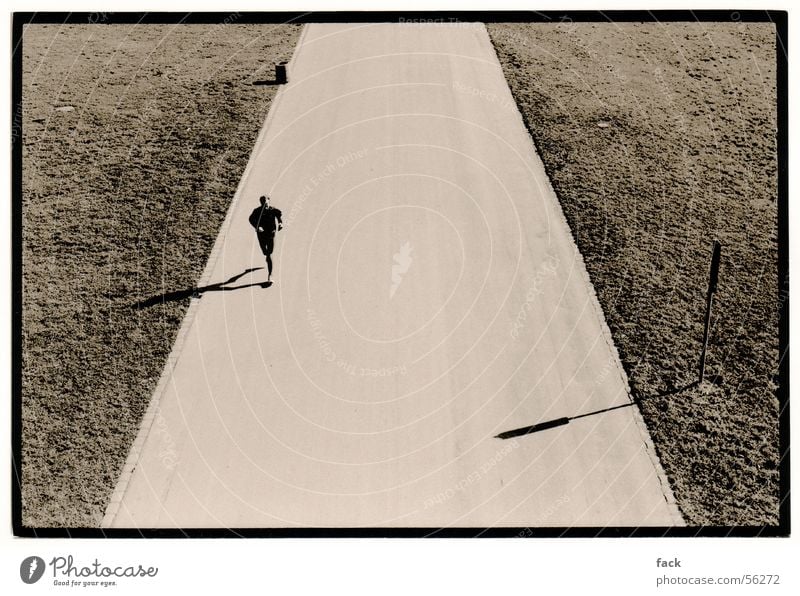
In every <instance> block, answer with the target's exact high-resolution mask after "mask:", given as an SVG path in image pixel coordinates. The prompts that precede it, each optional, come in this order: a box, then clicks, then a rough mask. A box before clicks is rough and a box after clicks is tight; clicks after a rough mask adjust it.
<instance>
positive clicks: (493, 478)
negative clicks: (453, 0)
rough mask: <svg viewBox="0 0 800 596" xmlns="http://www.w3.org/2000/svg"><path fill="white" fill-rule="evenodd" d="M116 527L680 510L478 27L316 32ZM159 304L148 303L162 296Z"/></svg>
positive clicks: (629, 521) (162, 392)
mask: <svg viewBox="0 0 800 596" xmlns="http://www.w3.org/2000/svg"><path fill="white" fill-rule="evenodd" d="M264 193H268V194H269V195H270V196H271V197H272V199H273V203H274V205H275V206H277V207H278V208H280V209H282V210H283V214H284V222H285V228H284V230H283V231H282V232H280V233H279V235H278V238H277V241H276V253H275V266H276V269H275V274H274V276H273V279H274V281H275V284H274V285H273V286H272V287H271V288H267V289H265V288H262V287H260V286H258V285H249V284H254V283H257V282H262V281H263V280H265V279H266V273H265V270H264V269H261V270H257V271H252V272H250V273H247V274H246V275H244V276H242V277H241V278H240V279H239V280H238V281H237V282H235V283H233V284H231V286H232V287H238V286H247V287H241V288H240V289H236V290H232V291H227V292H222V291H216V292H207V293H205V294H204V295H203V296H202V298H200V299H199V300H194V303H193V305H192V307H191V309H190V313H189V316H188V317H187V321H186V322H185V324H184V327H183V330H182V333H181V336H180V340H179V342H178V344H177V345H176V349H175V352H174V358H173V359H171V361H170V364H169V365H168V367H167V370H166V371H165V373H164V376H163V378H162V381H163V382H162V383H161V385H160V386H159V389H158V390H157V392H156V394H155V396H154V401H153V405H152V407H151V409H150V410H149V413H148V417H147V418H146V420H145V423H144V425H143V427H142V432H141V433H140V437H139V439H138V440H137V443H136V444H135V445H134V448H133V449H132V452H131V457H130V458H129V462H128V466H127V467H126V470H125V472H124V473H123V475H122V478H121V479H120V482H119V486H118V489H117V492H116V493H115V495H114V497H113V499H112V502H111V504H110V505H109V508H108V512H107V515H106V518H105V520H104V525H106V526H113V527H176V526H177V527H233V528H244V527H294V526H299V527H321V526H324V527H356V526H358V527H364V526H383V527H395V526H412V527H437V528H438V527H450V526H470V527H494V526H607V525H611V526H638V525H651V526H652V525H679V524H682V521H681V518H680V515H679V513H678V511H677V508H676V507H675V505H674V502H672V501H671V496H670V493H669V489H668V487H666V484H665V481H664V479H663V473H662V472H661V471H660V466H659V465H658V462H657V459H656V458H655V456H654V454H653V451H652V446H651V445H650V443H649V436H648V435H647V432H646V430H645V429H644V426H643V424H642V422H641V419H640V417H639V414H638V411H637V409H636V408H635V407H628V408H622V409H619V410H615V411H613V412H610V413H607V414H603V415H599V416H592V417H587V418H583V419H581V420H577V421H574V422H572V423H571V424H569V425H567V426H562V427H559V428H555V429H551V430H547V431H544V432H540V433H536V434H532V435H528V436H524V437H520V438H517V439H512V440H505V441H503V440H500V439H497V438H495V435H497V434H498V433H500V432H502V431H507V430H511V429H515V428H518V427H523V426H527V425H531V424H535V423H538V422H542V421H545V420H549V419H553V418H559V417H562V416H571V415H575V414H579V413H583V412H587V411H591V410H595V409H599V408H605V407H609V406H614V405H618V404H624V403H626V402H628V401H629V399H630V398H629V395H628V392H627V383H626V380H625V377H624V374H623V373H622V370H621V367H620V365H619V361H618V358H617V356H616V351H615V350H614V349H613V345H612V344H611V342H610V339H609V336H608V331H607V329H606V327H605V323H604V321H603V317H602V312H601V311H600V309H599V307H598V305H597V302H596V299H595V297H594V294H593V290H592V288H591V285H590V284H589V282H588V278H587V276H586V273H585V269H584V266H583V263H582V260H581V258H580V255H579V254H578V252H577V250H576V248H575V245H574V243H573V240H572V237H571V235H570V232H569V230H568V228H567V226H566V223H565V221H564V219H563V215H562V213H561V211H560V207H559V205H558V203H557V201H556V198H555V196H554V194H553V192H552V189H551V188H550V185H549V182H548V180H547V178H546V176H545V173H544V170H543V168H542V166H541V162H540V160H539V158H538V156H537V155H536V153H535V150H534V147H533V144H532V142H531V140H530V137H529V135H528V134H527V132H526V130H525V128H524V125H523V122H522V120H521V118H520V115H519V112H518V111H517V109H516V107H515V105H514V102H513V100H512V98H511V95H510V92H509V89H508V86H507V84H506V81H505V79H504V77H503V73H502V71H501V68H500V66H499V64H498V62H497V58H496V56H495V53H494V50H493V48H492V46H491V43H490V41H489V39H488V36H487V33H486V30H485V28H484V27H483V26H482V25H480V24H470V25H466V24H463V23H462V24H458V25H451V26H441V25H426V26H421V25H397V24H395V25H385V24H380V25H379V24H366V25H364V24H361V25H309V26H306V28H305V30H304V33H303V35H302V37H301V40H300V45H299V47H298V50H297V52H296V54H295V57H294V59H293V61H292V63H291V64H290V83H289V85H288V86H286V87H285V88H283V89H282V90H281V91H280V93H279V95H278V97H277V98H276V101H275V103H274V104H273V106H272V110H271V113H270V115H269V117H268V119H267V122H266V124H265V127H264V130H263V131H262V134H261V136H260V137H259V140H258V142H257V145H256V147H255V149H254V152H253V155H252V157H251V163H250V166H249V167H248V170H247V172H246V173H245V176H244V178H243V181H242V184H241V186H240V188H239V191H238V192H237V196H236V199H235V201H234V204H233V205H232V207H231V211H230V213H229V215H228V219H227V220H226V224H225V225H224V226H223V229H222V231H221V235H220V239H219V241H218V243H217V247H216V249H215V251H214V254H212V257H211V260H210V261H209V266H208V268H207V271H206V274H205V276H204V280H203V283H217V282H221V281H224V280H227V279H229V278H231V277H233V276H235V275H237V274H240V273H242V272H244V271H246V270H247V269H249V268H252V267H263V266H264V262H263V258H262V256H261V253H260V251H259V249H258V247H257V245H256V240H255V235H254V234H253V232H252V229H251V228H250V227H249V224H248V221H247V218H248V215H249V214H250V212H251V210H252V209H253V208H255V207H256V206H257V204H258V197H259V195H261V194H264ZM154 308H158V307H157V306H156V307H154Z"/></svg>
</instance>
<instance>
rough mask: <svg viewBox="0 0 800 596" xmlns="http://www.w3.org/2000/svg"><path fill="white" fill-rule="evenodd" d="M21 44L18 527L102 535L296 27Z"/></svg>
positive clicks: (89, 33) (62, 29)
mask: <svg viewBox="0 0 800 596" xmlns="http://www.w3.org/2000/svg"><path fill="white" fill-rule="evenodd" d="M235 20H236V15H235V14H233V15H231V18H229V19H228V22H229V23H230V24H224V23H221V24H219V25H178V26H175V25H163V26H162V25H146V26H134V25H102V24H100V25H64V26H56V25H32V26H27V27H26V28H25V31H24V37H23V50H22V51H23V82H22V86H23V114H22V124H23V138H22V141H23V246H22V258H23V313H22V321H23V401H22V407H23V410H22V424H23V441H22V474H23V476H22V487H23V488H22V504H23V511H22V515H23V520H22V521H23V524H24V525H25V526H29V527H31V526H35V527H45V526H56V527H64V526H69V527H87V526H97V525H98V524H99V522H100V520H101V519H102V515H103V512H104V509H105V506H106V502H107V499H108V496H109V495H110V493H111V490H112V489H113V486H114V484H115V482H116V480H117V477H118V474H119V471H120V470H121V468H122V464H123V462H124V460H125V457H126V456H127V453H128V449H129V447H130V445H131V443H132V442H133V439H134V437H135V435H136V432H137V430H138V424H139V421H140V420H141V417H142V415H143V413H144V410H145V408H146V406H147V403H148V401H149V398H150V395H151V393H152V391H153V389H154V387H155V384H156V382H157V380H158V377H159V375H160V373H161V370H162V368H163V365H164V362H165V360H166V357H167V355H168V354H169V351H170V349H171V347H172V343H173V340H174V337H175V334H176V332H177V330H178V327H179V326H180V323H181V321H182V319H183V314H184V312H185V310H186V307H187V306H188V295H184V297H183V299H181V300H176V301H172V302H168V303H166V304H158V305H155V306H151V307H148V308H142V309H135V308H132V305H133V304H135V303H136V302H138V301H142V300H145V299H147V298H149V297H152V296H156V295H159V294H162V293H165V292H170V291H175V290H183V289H185V288H190V287H191V286H192V285H193V283H194V282H195V281H196V280H197V278H198V277H199V275H200V273H201V271H202V269H203V267H204V265H205V261H206V258H207V256H208V253H209V252H210V249H211V246H212V245H213V242H214V240H215V238H216V236H217V231H218V229H219V226H220V224H221V223H222V220H223V218H224V215H225V212H226V210H227V207H228V204H229V202H230V200H231V198H232V197H233V193H234V191H235V189H236V186H237V184H238V182H239V178H240V177H241V174H242V172H243V170H244V167H245V165H246V163H247V159H248V157H249V154H250V150H251V149H252V146H253V143H254V142H255V138H256V136H257V134H258V130H259V128H260V127H261V124H262V122H263V120H264V118H265V116H266V113H267V110H268V109H269V106H270V103H271V101H272V98H273V97H274V95H275V93H276V89H277V87H274V86H253V85H252V82H253V81H254V80H259V79H260V80H263V79H271V78H272V76H273V72H274V71H273V65H274V64H275V63H276V62H278V61H281V60H288V59H289V58H290V57H291V54H292V51H293V49H294V46H295V44H296V41H297V37H298V35H299V30H300V29H299V27H298V26H295V25H279V26H275V25H236V24H235Z"/></svg>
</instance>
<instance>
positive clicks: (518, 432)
mask: <svg viewBox="0 0 800 596" xmlns="http://www.w3.org/2000/svg"><path fill="white" fill-rule="evenodd" d="M699 384H700V382H699V381H693V382H691V383H689V384H688V385H684V386H683V387H676V388H674V389H670V390H669V391H664V392H661V393H655V394H653V395H643V396H638V397H634V398H633V400H632V401H629V402H628V403H625V404H620V405H618V406H611V407H609V408H603V409H601V410H595V411H593V412H586V413H584V414H578V415H576V416H564V417H563V418H555V419H553V420H547V421H546V422H540V423H538V424H533V425H531V426H523V427H521V428H515V429H514V430H507V431H505V432H502V433H500V434H499V435H495V438H496V439H513V438H514V437H522V436H524V435H530V434H533V433H538V432H541V431H543V430H547V429H550V428H555V427H557V426H565V425H567V424H569V423H570V422H571V421H572V420H578V419H579V418H586V417H588V416H597V415H598V414H604V413H606V412H611V411H613V410H619V409H621V408H630V407H631V406H633V405H634V404H639V403H641V402H643V401H647V400H649V399H656V398H658V397H668V396H670V395H677V394H678V393H681V392H682V391H686V390H687V389H692V388H694V387H697V386H698V385H699Z"/></svg>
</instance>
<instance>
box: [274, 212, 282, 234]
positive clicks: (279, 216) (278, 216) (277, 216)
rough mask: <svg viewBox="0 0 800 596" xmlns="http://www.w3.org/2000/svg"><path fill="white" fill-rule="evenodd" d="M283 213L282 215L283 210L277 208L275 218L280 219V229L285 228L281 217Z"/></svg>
mask: <svg viewBox="0 0 800 596" xmlns="http://www.w3.org/2000/svg"><path fill="white" fill-rule="evenodd" d="M281 215H282V214H281V210H280V209H275V219H277V220H278V229H279V230H280V229H282V228H283V220H282V219H281Z"/></svg>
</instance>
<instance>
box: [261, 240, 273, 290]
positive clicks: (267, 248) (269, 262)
mask: <svg viewBox="0 0 800 596" xmlns="http://www.w3.org/2000/svg"><path fill="white" fill-rule="evenodd" d="M273 248H275V238H274V236H271V235H270V236H268V237H267V238H266V242H265V243H264V254H265V255H266V257H267V272H268V274H267V281H271V280H272V249H273Z"/></svg>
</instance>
